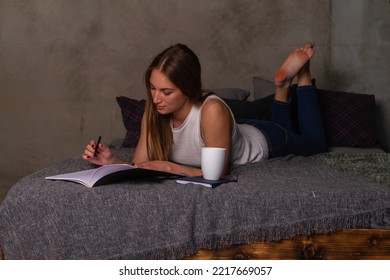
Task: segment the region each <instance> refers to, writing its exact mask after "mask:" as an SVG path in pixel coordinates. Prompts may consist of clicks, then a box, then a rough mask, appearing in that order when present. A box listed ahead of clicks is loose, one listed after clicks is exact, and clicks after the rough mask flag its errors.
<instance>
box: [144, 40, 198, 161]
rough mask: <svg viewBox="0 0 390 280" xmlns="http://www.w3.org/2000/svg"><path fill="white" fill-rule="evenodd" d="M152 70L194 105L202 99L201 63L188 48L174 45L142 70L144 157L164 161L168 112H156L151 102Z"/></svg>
mask: <svg viewBox="0 0 390 280" xmlns="http://www.w3.org/2000/svg"><path fill="white" fill-rule="evenodd" d="M155 69H158V70H159V71H161V72H162V73H164V74H165V75H166V76H167V77H168V79H169V80H170V81H171V82H172V83H173V84H174V85H175V86H177V87H178V88H179V89H180V90H181V92H183V94H185V95H186V96H187V97H188V98H189V99H190V101H192V102H193V103H194V104H195V103H198V102H201V100H202V81H201V66H200V63H199V59H198V57H197V56H196V54H195V53H194V52H193V51H192V50H191V49H190V48H188V47H187V46H186V45H183V44H176V45H173V46H170V47H169V48H167V49H165V50H164V51H162V52H161V53H160V54H158V55H157V56H156V57H155V58H154V59H153V61H152V63H151V64H150V66H149V67H148V69H147V70H146V73H145V86H146V89H147V96H148V98H147V102H146V107H145V114H146V120H147V126H146V132H147V140H146V141H147V142H146V143H147V151H148V157H149V160H168V159H169V156H170V154H171V151H172V145H173V136H172V130H171V126H170V120H171V115H170V114H169V115H161V114H159V113H158V111H157V109H156V106H155V105H154V103H153V97H152V94H151V88H150V86H151V85H150V76H151V74H152V71H153V70H155Z"/></svg>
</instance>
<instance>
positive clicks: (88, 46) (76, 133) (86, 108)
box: [0, 0, 390, 193]
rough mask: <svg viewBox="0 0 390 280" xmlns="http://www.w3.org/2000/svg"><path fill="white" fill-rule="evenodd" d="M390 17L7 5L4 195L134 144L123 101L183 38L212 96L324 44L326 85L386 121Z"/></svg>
mask: <svg viewBox="0 0 390 280" xmlns="http://www.w3.org/2000/svg"><path fill="white" fill-rule="evenodd" d="M389 13H390V7H389V4H388V1H387V0H386V1H385V0H383V1H379V0H376V1H364V0H357V1H355V0H338V1H331V0H317V1H314V0H300V1H291V0H269V1H267V0H241V1H236V0H197V1H192V0H165V1H158V0H127V1H126V0H115V1H114V0H106V1H104V0H54V1H53V0H35V1H34V0H30V1H24V0H0V133H1V136H0V149H1V150H0V151H1V152H0V153H1V154H0V189H3V193H4V192H5V191H6V190H7V189H8V188H9V187H10V186H11V185H12V184H14V183H15V182H16V181H17V180H19V179H20V178H21V177H23V176H25V175H27V174H29V173H31V172H33V171H35V170H38V169H40V168H42V167H45V166H47V165H49V164H50V163H52V162H56V161H60V160H63V159H66V158H69V157H72V156H75V155H78V154H80V153H81V152H82V151H83V149H84V146H85V144H86V143H87V141H89V139H91V138H96V137H97V136H98V135H102V136H103V139H104V140H105V141H111V140H112V139H116V138H120V137H123V135H124V128H123V126H122V120H121V116H120V111H119V109H118V106H117V104H116V102H115V96H118V95H127V96H131V97H134V98H143V97H144V88H143V82H142V77H143V73H144V70H145V68H146V66H147V65H148V64H149V62H150V60H151V58H152V57H153V56H154V55H155V54H157V52H159V51H161V50H162V49H164V48H165V47H167V46H169V45H171V44H173V43H176V42H182V43H185V44H188V45H189V46H190V47H191V48H192V49H193V50H194V51H195V52H196V53H197V54H198V55H199V58H200V60H201V63H202V67H203V83H204V87H205V88H217V87H241V88H244V89H248V90H252V80H251V77H253V76H261V77H264V78H268V79H272V77H273V74H274V72H275V70H276V69H277V67H278V66H279V64H280V63H281V62H282V61H283V60H284V58H285V56H286V54H287V53H288V52H289V51H290V50H291V49H294V48H295V47H297V46H299V45H300V44H301V43H303V42H305V41H307V40H314V41H315V42H316V48H317V54H316V58H315V60H314V61H313V64H312V65H313V66H312V71H313V73H314V75H315V77H316V78H317V81H318V85H319V86H320V87H322V88H330V89H339V90H350V91H357V92H362V93H375V94H376V95H377V98H378V100H379V101H380V102H381V105H380V106H379V108H380V114H381V115H383V116H385V115H386V114H388V112H389V106H390V105H389V97H388V92H387V90H388V89H389V79H388V77H389V65H388V61H389V56H390V53H389V38H390V36H389V30H390V28H389ZM386 108H387V109H386ZM386 118H387V119H386V122H383V123H382V129H383V131H382V132H381V133H382V137H384V136H386V137H387V139H390V137H389V131H388V127H386V126H385V123H388V120H389V116H388V115H386Z"/></svg>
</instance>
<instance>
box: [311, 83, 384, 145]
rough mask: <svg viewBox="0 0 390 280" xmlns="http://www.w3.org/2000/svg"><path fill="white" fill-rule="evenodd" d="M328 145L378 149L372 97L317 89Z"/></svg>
mask: <svg viewBox="0 0 390 280" xmlns="http://www.w3.org/2000/svg"><path fill="white" fill-rule="evenodd" d="M317 92H318V103H319V105H320V108H321V112H322V117H323V121H324V128H325V133H326V137H327V141H328V146H340V147H360V148H371V147H380V146H379V145H378V143H377V141H376V129H375V96H374V95H368V94H357V93H348V92H337V91H329V90H322V89H318V90H317Z"/></svg>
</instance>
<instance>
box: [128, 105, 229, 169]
mask: <svg viewBox="0 0 390 280" xmlns="http://www.w3.org/2000/svg"><path fill="white" fill-rule="evenodd" d="M200 126H201V133H202V137H203V140H204V143H205V146H206V147H220V148H226V159H225V165H224V171H223V176H224V175H226V174H227V173H228V171H229V157H230V145H231V133H232V127H233V119H232V118H231V115H230V112H229V109H228V108H227V107H226V105H225V104H223V103H222V102H221V101H219V100H209V101H207V102H206V103H205V104H204V106H203V110H202V116H201V123H200ZM145 127H146V120H144V119H143V120H142V129H141V136H140V140H139V142H138V145H137V148H136V152H135V155H134V163H135V164H136V165H137V166H139V167H142V168H147V169H154V170H160V171H166V172H171V173H175V174H184V175H187V176H201V175H202V170H201V169H200V168H193V167H188V166H184V165H180V164H177V163H173V162H169V161H158V160H153V161H150V160H149V158H148V155H147V148H146V137H147V136H146V129H145Z"/></svg>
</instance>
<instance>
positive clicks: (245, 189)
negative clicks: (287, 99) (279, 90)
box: [0, 97, 390, 259]
mask: <svg viewBox="0 0 390 280" xmlns="http://www.w3.org/2000/svg"><path fill="white" fill-rule="evenodd" d="M364 98H366V97H364ZM266 100H268V99H266ZM120 101H124V99H123V98H120V100H119V99H118V104H119V105H120V106H121V110H122V113H123V116H124V121H125V117H126V118H127V120H129V119H131V123H130V124H129V123H128V125H130V127H131V128H128V127H126V128H127V134H126V137H125V139H124V140H123V143H127V144H126V145H127V147H121V148H119V147H118V148H114V149H113V151H114V152H115V153H116V154H117V155H119V156H121V157H122V158H128V159H129V160H130V159H131V158H132V154H133V153H134V147H132V146H131V144H129V142H133V144H134V142H136V141H137V139H134V137H137V135H139V134H138V132H137V130H138V129H139V127H138V125H139V123H138V124H137V123H134V121H135V120H136V121H138V122H139V120H140V115H141V114H142V110H143V107H142V104H144V103H139V101H137V102H135V101H134V100H133V101H131V102H132V103H131V104H129V103H127V104H126V106H124V104H122V105H121V103H120ZM125 101H126V100H125ZM236 101H237V100H235V101H234V102H233V101H232V102H230V103H229V106H231V108H233V107H234V106H235V104H233V103H236ZM240 101H242V100H240ZM251 103H253V102H251ZM364 103H367V102H364ZM246 105H248V106H249V103H248V104H245V105H244V104H240V106H239V108H243V106H246ZM258 105H259V104H257V105H256V106H257V107H258ZM355 105H356V104H355ZM134 106H135V107H136V108H135V107H134ZM250 106H252V105H250ZM355 107H356V106H355ZM137 108H138V109H139V112H138V113H137V114H134V112H135V111H137V110H136V109H137ZM125 109H126V110H125ZM322 109H323V113H324V116H325V122H326V121H327V120H326V113H328V112H327V111H326V110H325V109H324V107H322ZM246 112H248V110H246ZM125 113H126V114H125ZM234 113H235V114H237V115H239V112H238V111H237V110H234ZM360 113H362V112H360ZM351 115H352V113H350V114H348V117H349V116H351ZM368 115H369V114H368ZM240 117H241V116H240ZM261 117H264V116H261ZM360 119H361V118H360ZM370 121H371V120H370ZM339 123H340V122H337V124H339ZM354 124H356V119H354ZM125 126H126V122H125ZM363 126H364V124H362V123H359V124H358V128H359V129H360V128H361V127H363ZM342 128H343V129H344V133H343V135H347V134H348V133H345V125H344V127H342ZM326 129H327V133H328V137H329V138H328V142H329V143H336V142H335V141H339V142H340V141H341V142H342V141H346V139H345V137H344V138H343V139H341V138H340V136H337V137H336V136H335V135H334V134H330V132H329V131H330V130H329V129H330V128H329V127H326ZM332 129H334V128H333V127H332ZM370 129H371V128H370ZM348 132H349V131H348ZM374 132H375V131H374ZM352 134H353V133H352ZM371 136H372V134H371V130H369V131H366V133H363V134H361V136H359V137H356V136H351V137H350V140H348V141H354V143H356V141H357V140H358V141H360V142H359V145H360V146H359V145H356V144H353V145H352V144H348V145H346V144H343V145H341V146H343V148H342V149H343V150H342V151H341V152H340V151H338V152H332V151H333V149H332V151H331V152H328V153H324V154H319V155H315V156H311V157H301V156H295V155H289V156H286V157H283V158H276V159H272V160H268V161H264V162H259V163H254V164H247V165H243V166H239V167H236V168H234V169H232V170H231V173H232V174H233V175H236V176H237V178H238V180H237V182H231V183H228V184H223V185H220V186H218V187H217V188H214V189H211V188H206V187H203V186H198V185H192V184H188V185H181V184H177V183H176V181H175V179H160V178H159V179H157V178H143V179H136V180H124V181H119V182H113V183H111V184H107V185H104V186H99V187H94V188H86V187H84V186H82V185H80V184H76V183H71V182H64V181H49V180H45V179H44V178H45V177H46V176H50V175H55V174H59V173H66V172H73V171H79V170H84V169H89V168H91V167H92V166H91V165H90V164H89V163H87V162H85V161H83V160H82V159H81V157H80V156H76V157H74V158H71V159H67V160H64V161H62V162H58V163H56V164H53V165H51V166H48V167H46V168H44V169H42V170H38V171H37V172H35V173H33V174H31V175H28V176H26V177H25V178H23V179H21V180H20V181H19V182H18V183H17V184H15V185H14V186H13V187H12V188H11V189H10V191H9V192H8V194H7V196H6V198H5V200H4V201H3V203H2V204H1V205H0V247H1V250H0V257H1V258H5V259H390V175H389V174H390V154H389V153H387V152H385V151H384V150H383V149H380V148H378V145H377V142H376V140H375V139H370V137H371ZM357 138H359V139H357ZM362 138H364V139H362ZM332 141H333V142H332ZM368 142H369V144H364V143H368ZM126 145H124V144H123V145H122V146H126Z"/></svg>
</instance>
